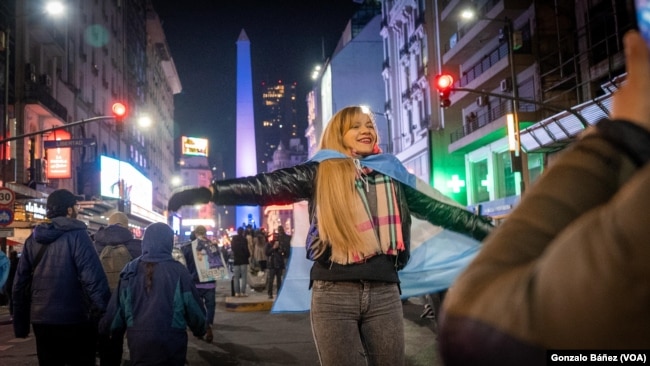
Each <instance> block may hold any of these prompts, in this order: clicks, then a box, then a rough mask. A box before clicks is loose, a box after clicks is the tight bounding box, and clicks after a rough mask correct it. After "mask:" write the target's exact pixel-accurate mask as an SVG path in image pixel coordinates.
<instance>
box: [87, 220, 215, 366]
mask: <svg viewBox="0 0 650 366" xmlns="http://www.w3.org/2000/svg"><path fill="white" fill-rule="evenodd" d="M173 246H174V232H173V231H172V229H171V228H170V227H169V225H167V224H164V223H155V224H151V225H149V226H148V227H147V228H146V229H145V232H144V237H143V238H142V256H141V257H138V258H136V259H134V260H132V261H131V262H129V263H128V264H127V265H126V266H125V267H124V269H123V270H122V273H121V274H120V282H119V284H118V286H117V289H116V290H115V292H114V293H113V295H112V297H111V301H110V303H109V305H108V310H107V311H106V315H105V316H104V317H103V318H102V320H101V322H100V325H99V331H100V333H101V334H103V335H110V337H123V336H124V333H125V332H126V338H127V344H128V347H129V353H130V356H131V364H134V365H184V364H185V357H186V355H187V327H189V328H190V330H191V331H192V333H193V334H194V335H195V336H197V337H198V336H203V335H204V334H205V332H206V321H205V308H204V307H203V305H201V304H202V303H201V300H200V298H199V294H198V292H197V290H196V287H195V286H194V281H193V280H192V276H191V275H190V273H189V271H188V270H187V268H186V267H185V266H183V264H181V263H179V262H178V261H176V260H175V259H174V258H173V257H172V248H173Z"/></svg>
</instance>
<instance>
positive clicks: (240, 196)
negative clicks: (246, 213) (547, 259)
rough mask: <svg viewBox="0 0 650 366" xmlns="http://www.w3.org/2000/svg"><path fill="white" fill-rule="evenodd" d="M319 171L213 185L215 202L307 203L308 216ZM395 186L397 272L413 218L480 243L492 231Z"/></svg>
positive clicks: (305, 167) (296, 170)
mask: <svg viewBox="0 0 650 366" xmlns="http://www.w3.org/2000/svg"><path fill="white" fill-rule="evenodd" d="M317 171H318V163H314V162H310V163H305V164H301V165H296V166H294V167H291V168H285V169H279V170H276V171H273V172H270V173H263V174H258V175H256V176H253V177H246V178H235V179H228V180H221V181H214V182H212V189H213V195H212V201H213V202H214V203H216V204H219V205H259V206H267V205H271V204H290V203H294V202H298V201H304V200H306V201H308V202H309V212H314V208H313V207H314V196H315V187H316V173H317ZM395 183H396V184H395V189H396V193H397V195H398V197H399V199H398V201H399V202H400V214H401V219H402V235H403V239H404V245H405V247H406V250H405V251H403V252H400V254H399V256H398V258H397V269H398V270H399V269H402V268H403V267H404V266H405V265H406V263H407V262H408V260H409V256H410V228H411V216H410V215H413V216H415V217H417V218H419V219H422V220H426V221H428V222H430V223H432V224H434V225H439V226H441V227H444V228H446V229H449V230H452V231H455V232H458V233H461V234H465V235H468V236H471V237H473V238H475V239H478V240H482V239H483V238H485V237H486V236H487V234H489V233H490V231H491V230H492V228H493V227H492V225H491V224H490V223H489V222H488V221H487V220H486V219H484V218H482V217H480V216H477V215H474V214H473V213H471V212H469V211H467V210H465V209H462V208H459V207H455V206H452V205H448V204H446V203H443V202H440V201H437V200H435V199H433V198H431V197H429V196H427V195H425V194H423V193H421V192H419V191H417V190H416V189H414V188H411V187H409V186H407V185H405V184H401V183H399V182H397V181H396V182H395ZM312 217H313V216H312ZM311 221H313V220H311ZM312 225H313V222H312ZM307 256H308V257H309V259H311V260H319V261H322V260H325V261H327V260H328V259H326V258H329V255H327V253H326V254H325V255H323V256H321V257H322V258H314V257H313V255H311V253H310V252H309V250H308V252H307Z"/></svg>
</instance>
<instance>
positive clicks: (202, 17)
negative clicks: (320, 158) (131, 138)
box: [153, 0, 359, 177]
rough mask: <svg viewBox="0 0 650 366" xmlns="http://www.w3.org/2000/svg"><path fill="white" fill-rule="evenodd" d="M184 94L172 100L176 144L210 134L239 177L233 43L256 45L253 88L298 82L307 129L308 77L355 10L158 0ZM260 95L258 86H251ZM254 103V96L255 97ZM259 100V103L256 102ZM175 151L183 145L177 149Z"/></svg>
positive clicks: (262, 1) (309, 0) (269, 2)
mask: <svg viewBox="0 0 650 366" xmlns="http://www.w3.org/2000/svg"><path fill="white" fill-rule="evenodd" d="M153 5H154V8H155V9H156V11H157V12H158V14H159V16H160V19H161V21H162V23H163V29H164V30H165V36H166V37H167V42H168V44H169V48H170V50H171V54H172V57H173V59H174V63H175V65H176V69H177V71H178V74H179V77H180V81H181V85H182V87H183V91H182V92H181V93H180V94H178V95H176V97H175V106H176V111H175V121H176V131H175V137H176V141H179V138H180V136H182V135H190V136H197V137H200V136H206V137H208V138H209V139H210V150H211V153H210V155H211V156H212V157H211V159H213V156H214V154H213V153H221V154H222V155H223V163H224V167H225V169H226V174H227V176H229V177H232V176H233V175H234V167H235V161H234V151H235V150H234V149H235V147H234V142H235V122H236V98H235V95H236V70H235V67H236V50H237V49H236V42H237V38H238V36H239V34H240V32H241V30H242V29H245V30H246V33H247V34H248V38H249V39H250V42H251V58H252V65H253V83H254V85H253V87H254V88H256V87H257V86H258V85H259V84H260V83H261V82H262V81H265V80H268V81H275V80H282V81H283V82H284V83H285V84H289V83H291V82H294V81H295V82H297V83H298V94H297V106H298V114H299V116H298V119H299V121H300V122H301V123H305V127H306V115H307V112H306V106H305V102H304V100H305V96H306V93H307V92H308V91H309V90H311V88H312V81H311V79H310V73H311V71H312V70H313V68H314V66H315V65H316V64H318V63H321V62H322V60H323V49H324V55H325V57H329V56H331V54H332V52H333V51H334V48H335V47H336V44H337V42H338V40H339V38H340V36H341V34H342V32H343V30H344V29H345V26H346V24H347V21H348V20H349V19H350V17H351V16H352V14H353V13H354V11H355V9H357V8H358V7H359V5H358V4H357V3H355V2H353V1H352V0H302V1H299V0H293V1H281V0H280V1H274V0H232V1H223V0H185V1H179V0H153ZM254 90H255V89H254ZM254 98H257V96H254ZM256 101H257V100H256ZM177 149H178V147H177Z"/></svg>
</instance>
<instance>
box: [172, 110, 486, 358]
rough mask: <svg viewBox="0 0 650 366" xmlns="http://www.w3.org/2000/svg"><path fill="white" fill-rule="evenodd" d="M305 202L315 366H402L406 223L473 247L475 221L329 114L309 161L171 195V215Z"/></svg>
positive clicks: (363, 113)
mask: <svg viewBox="0 0 650 366" xmlns="http://www.w3.org/2000/svg"><path fill="white" fill-rule="evenodd" d="M303 200H307V201H308V202H309V209H310V215H311V218H310V226H311V227H310V229H309V235H308V239H307V243H306V245H307V256H308V258H309V259H311V260H313V261H314V264H313V266H312V269H311V274H310V280H311V285H312V299H311V312H310V316H311V325H312V332H313V336H314V341H315V343H316V349H317V351H318V356H319V359H320V362H321V364H322V365H390V366H395V365H403V364H404V327H403V313H402V302H401V300H400V288H399V277H398V275H397V271H398V270H400V269H402V268H403V267H404V266H405V265H406V263H407V262H408V259H409V255H410V252H409V245H410V241H409V238H410V224H411V218H410V215H414V216H416V217H419V218H422V219H425V220H427V221H429V222H431V223H432V224H435V225H439V226H442V227H444V228H447V229H450V230H453V231H456V232H459V233H463V234H467V235H469V236H471V237H474V238H476V239H478V240H482V239H483V238H484V237H485V236H486V235H487V234H488V233H489V232H490V230H491V228H492V225H491V224H490V223H489V222H488V221H487V220H485V219H484V218H482V217H479V216H476V215H474V214H472V213H470V212H468V211H466V210H464V209H462V208H458V207H455V206H451V205H448V204H445V203H442V202H440V201H437V200H435V199H433V198H430V197H429V196H426V195H424V194H422V193H420V192H419V191H417V190H416V189H415V177H414V176H413V175H411V174H409V173H408V172H407V171H406V169H405V168H404V166H403V165H402V164H401V163H400V162H399V161H398V160H397V159H396V158H395V157H394V156H391V155H387V154H381V153H380V151H379V149H378V136H377V131H376V129H375V123H374V120H373V118H372V114H371V113H369V112H368V111H367V110H366V109H364V108H362V107H357V106H353V107H346V108H344V109H342V110H341V111H339V112H338V113H336V114H335V115H334V116H333V117H332V119H331V120H330V122H329V124H328V125H327V128H326V129H325V131H324V132H323V136H322V140H321V143H320V151H319V152H318V153H317V154H316V155H315V156H314V157H313V158H312V159H311V160H309V161H308V162H306V163H304V164H300V165H297V166H294V167H291V168H286V169H280V170H276V171H274V172H271V173H267V174H259V175H257V176H254V177H246V178H238V179H230V180H224V181H214V182H213V183H212V187H211V188H210V189H207V188H194V189H185V190H183V191H180V192H177V193H176V194H174V195H173V197H172V199H171V200H170V202H169V208H170V210H176V209H178V208H179V207H180V206H182V205H189V204H195V203H200V202H208V201H212V202H215V203H217V204H219V205H237V204H239V205H260V206H266V205H270V204H288V203H292V202H297V201H303Z"/></svg>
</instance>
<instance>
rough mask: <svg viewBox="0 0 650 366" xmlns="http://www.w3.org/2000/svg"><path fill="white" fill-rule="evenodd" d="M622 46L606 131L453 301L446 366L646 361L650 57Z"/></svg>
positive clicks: (489, 252)
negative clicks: (622, 70) (619, 80)
mask: <svg viewBox="0 0 650 366" xmlns="http://www.w3.org/2000/svg"><path fill="white" fill-rule="evenodd" d="M623 43H624V47H625V59H626V65H627V77H626V80H625V81H624V83H623V85H622V86H620V88H619V89H618V90H617V91H615V92H614V95H613V105H612V109H611V114H610V119H602V120H601V121H599V122H598V123H596V124H595V125H594V126H591V127H588V128H587V129H586V130H585V131H584V132H583V134H582V135H581V137H580V138H579V139H578V140H577V141H576V142H574V143H573V144H572V146H570V147H568V148H567V149H566V150H565V151H563V152H562V154H561V155H560V156H558V157H557V158H556V159H555V160H554V162H553V164H552V165H551V166H550V167H549V168H548V169H547V170H545V172H544V174H543V175H542V176H541V177H540V178H539V179H538V180H537V181H536V182H535V184H534V185H533V186H532V187H531V189H530V190H528V191H526V194H525V195H524V196H523V197H522V199H521V201H520V203H519V204H518V205H517V207H516V208H515V209H514V210H513V211H512V212H511V213H510V215H508V219H507V220H506V221H505V222H504V223H503V224H502V225H501V226H499V228H498V229H497V230H495V231H494V233H493V235H492V236H490V237H489V238H488V240H487V241H486V243H485V245H484V248H483V250H482V251H481V252H480V253H479V254H478V256H477V257H476V258H475V259H474V261H473V262H472V263H471V264H470V265H469V266H468V267H467V268H466V270H465V271H464V272H463V273H462V274H461V275H460V276H459V277H458V279H457V281H456V282H455V283H454V286H453V287H452V288H451V289H450V290H449V292H448V294H447V296H446V298H445V301H444V303H443V311H442V319H441V324H440V333H439V347H440V354H441V356H442V359H443V361H444V364H445V365H451V366H453V365H497V364H498V365H506V366H507V365H545V364H547V362H549V361H548V360H549V358H548V357H549V355H551V353H550V352H549V350H585V351H587V350H592V351H594V352H592V354H591V355H592V356H593V355H594V354H595V353H597V352H595V351H597V350H607V352H606V353H607V355H609V356H610V357H615V355H617V352H616V351H615V350H648V349H650V313H649V312H648V309H649V308H650V296H649V294H650V266H648V260H650V246H649V245H648V238H650V225H648V215H647V213H646V210H647V208H648V205H650V188H649V187H650V164H648V161H649V160H650V148H649V147H650V103H648V99H649V98H650V54H649V51H648V46H647V45H646V43H645V42H644V41H643V39H642V38H641V36H640V35H639V33H638V32H637V31H629V32H628V33H627V34H626V35H625V36H624V38H623ZM558 352H559V351H558ZM626 352H631V351H626ZM634 353H636V352H634ZM567 354H571V355H573V356H579V355H581V354H582V355H584V353H582V352H580V351H575V352H570V353H567ZM585 359H586V358H585ZM610 360H611V359H610ZM592 362H593V358H592ZM585 363H586V362H585Z"/></svg>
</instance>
